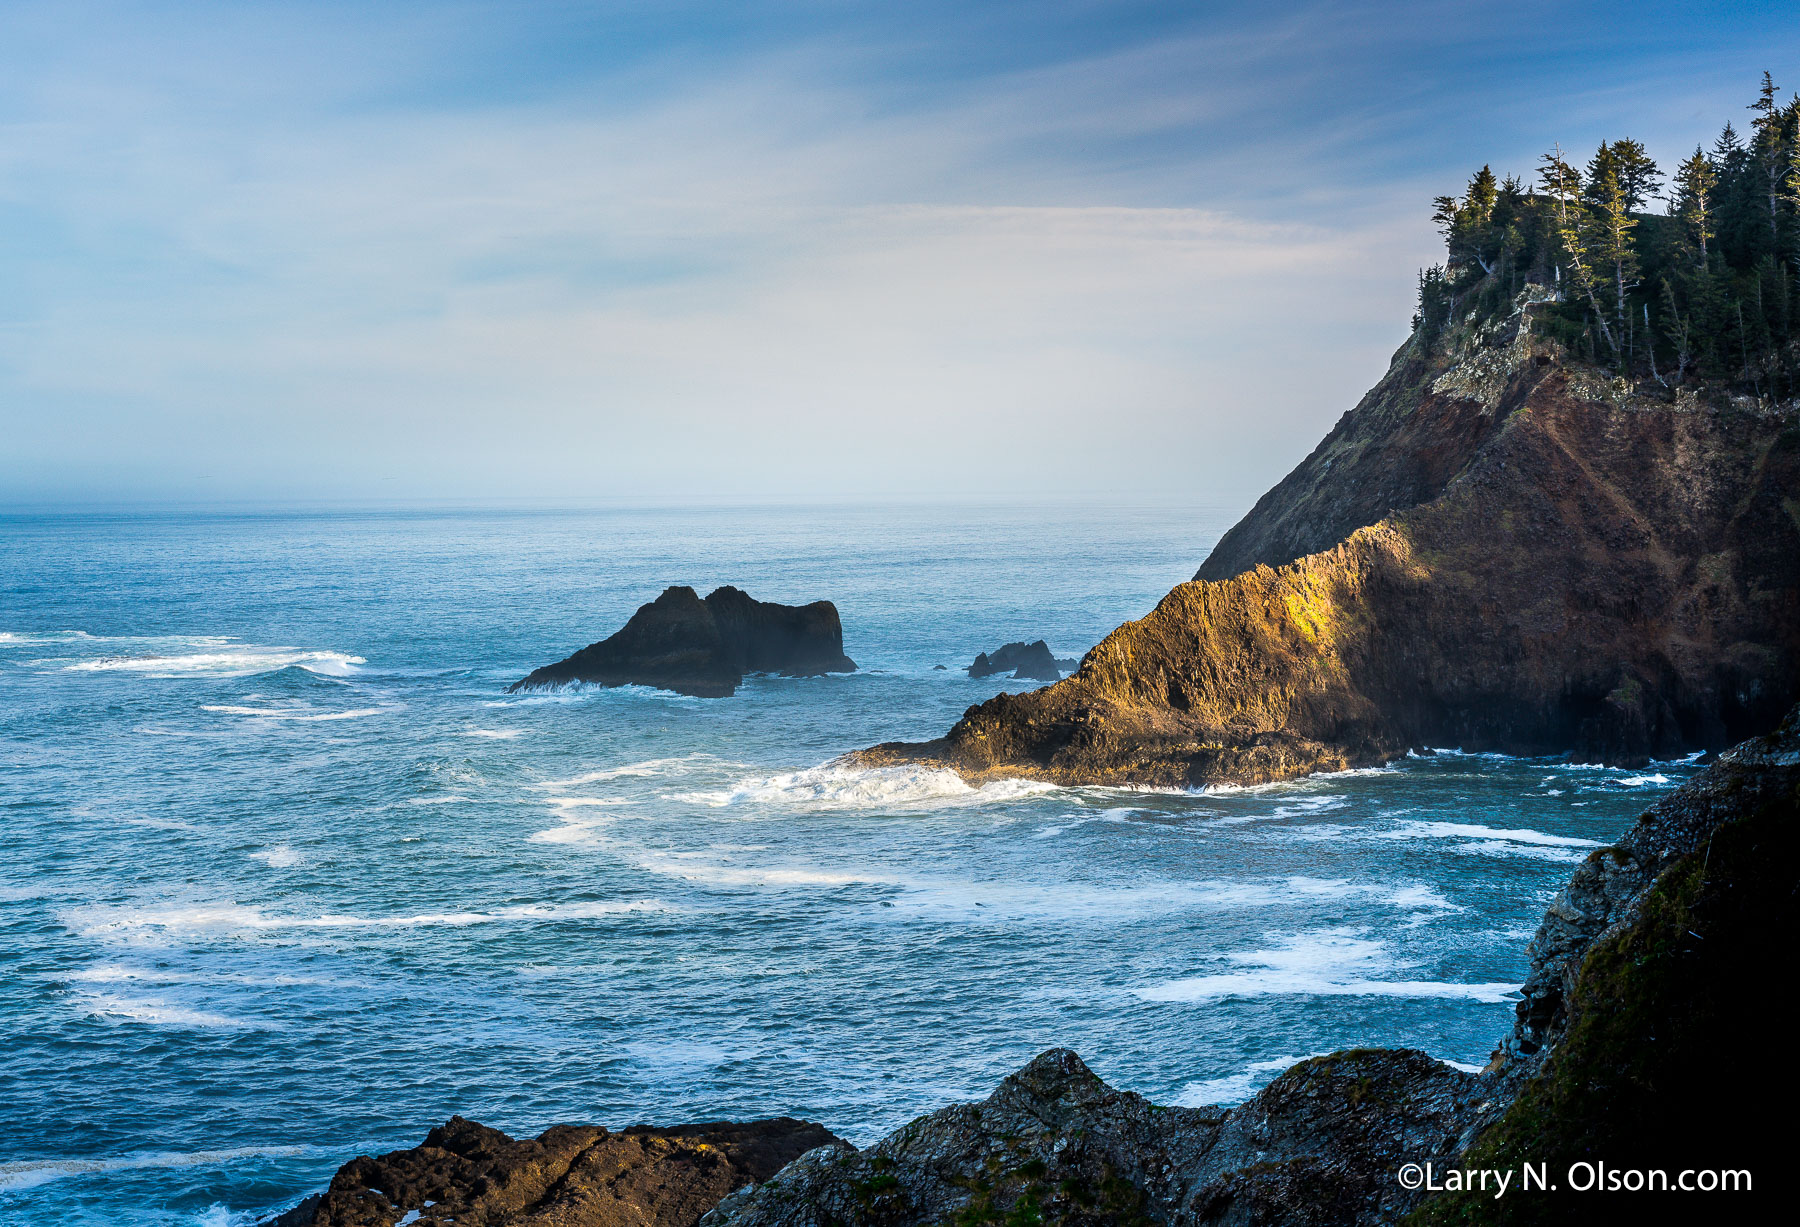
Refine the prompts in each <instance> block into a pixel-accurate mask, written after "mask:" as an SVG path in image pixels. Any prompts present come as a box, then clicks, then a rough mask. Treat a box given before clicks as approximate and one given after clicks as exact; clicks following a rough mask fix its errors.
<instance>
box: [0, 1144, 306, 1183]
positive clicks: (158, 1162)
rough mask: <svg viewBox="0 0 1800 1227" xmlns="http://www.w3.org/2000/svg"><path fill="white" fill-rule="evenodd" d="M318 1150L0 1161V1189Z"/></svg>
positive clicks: (269, 1148)
mask: <svg viewBox="0 0 1800 1227" xmlns="http://www.w3.org/2000/svg"><path fill="white" fill-rule="evenodd" d="M317 1153H319V1151H318V1149H317V1148H316V1147H311V1146H239V1147H234V1148H232V1149H230V1150H196V1151H190V1152H188V1153H177V1152H173V1151H158V1152H155V1153H151V1154H136V1155H121V1156H119V1157H118V1158H115V1159H26V1160H23V1161H21V1162H16V1163H0V1190H6V1191H16V1190H19V1189H34V1188H36V1187H38V1186H39V1185H42V1184H49V1183H50V1182H51V1181H53V1180H61V1179H63V1178H65V1177H68V1176H87V1175H92V1174H95V1173H99V1172H130V1171H140V1170H142V1169H144V1168H154V1167H220V1166H223V1165H225V1164H227V1163H238V1162H241V1161H243V1160H245V1159H287V1158H292V1157H294V1156H296V1155H308V1154H317Z"/></svg>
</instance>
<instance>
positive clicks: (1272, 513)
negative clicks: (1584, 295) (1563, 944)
mask: <svg viewBox="0 0 1800 1227" xmlns="http://www.w3.org/2000/svg"><path fill="white" fill-rule="evenodd" d="M1528 320H1529V312H1528V310H1523V309H1522V311H1521V313H1520V314H1519V315H1517V316H1515V317H1514V318H1513V320H1512V321H1510V322H1509V323H1508V324H1507V325H1506V326H1505V327H1504V328H1489V329H1486V330H1483V331H1481V332H1480V333H1479V334H1478V335H1474V336H1471V337H1467V338H1464V339H1463V340H1462V341H1461V342H1459V344H1458V345H1457V346H1456V347H1454V348H1453V349H1452V350H1451V351H1449V352H1448V353H1447V354H1445V355H1438V356H1430V357H1428V356H1424V355H1421V354H1420V353H1419V352H1418V348H1417V346H1416V345H1415V344H1414V343H1411V342H1409V344H1408V345H1407V346H1406V347H1403V348H1402V349H1401V351H1400V352H1399V353H1398V354H1397V355H1396V357H1395V360H1394V363H1393V366H1392V367H1391V368H1390V370H1389V372H1388V374H1387V376H1386V377H1385V378H1384V379H1383V380H1382V382H1381V383H1380V384H1379V385H1378V386H1377V387H1376V388H1375V390H1374V391H1372V392H1371V393H1370V395H1369V397H1367V398H1365V400H1364V401H1363V403H1362V404H1361V405H1359V406H1358V408H1357V409H1355V410H1354V411H1353V412H1352V413H1350V414H1348V415H1346V417H1345V418H1344V419H1343V421H1341V422H1340V423H1339V424H1338V426H1337V428H1336V429H1335V430H1334V431H1333V432H1332V433H1331V435H1330V436H1329V437H1328V438H1327V439H1326V440H1325V442H1324V443H1322V444H1321V445H1320V447H1319V448H1318V449H1317V450H1315V452H1314V453H1313V454H1312V455H1311V456H1310V457H1308V458H1307V460H1306V461H1304V462H1303V463H1302V464H1301V466H1300V467H1299V468H1297V469H1296V470H1295V472H1294V473H1293V474H1291V475H1290V476H1289V477H1288V478H1287V479H1286V480H1285V481H1284V482H1282V483H1281V484H1280V485H1279V486H1277V487H1276V488H1275V489H1274V490H1273V491H1271V492H1270V494H1269V495H1268V496H1266V497H1265V498H1264V499H1263V500H1262V501H1261V502H1259V503H1258V504H1257V507H1256V509H1255V510H1253V511H1252V512H1251V513H1250V515H1249V516H1247V517H1246V518H1245V520H1244V521H1243V522H1242V523H1240V524H1239V525H1238V526H1237V527H1236V528H1234V529H1233V530H1232V531H1231V532H1230V533H1229V534H1227V535H1226V537H1225V538H1224V539H1223V540H1222V541H1221V542H1220V544H1219V547H1218V549H1217V550H1216V551H1215V552H1214V554H1213V555H1212V557H1210V558H1209V559H1208V560H1207V562H1206V564H1205V565H1204V566H1203V567H1202V568H1201V571H1200V574H1201V576H1202V577H1203V578H1201V579H1199V580H1196V581H1194V582H1191V583H1187V584H1182V585H1180V586H1179V587H1177V588H1175V589H1174V590H1173V591H1172V592H1170V593H1169V594H1168V596H1166V597H1165V598H1164V599H1163V600H1162V602H1161V603H1160V604H1158V606H1157V607H1156V609H1155V610H1154V611H1152V612H1151V613H1150V614H1149V615H1148V616H1146V617H1144V618H1142V619H1139V620H1138V621H1136V622H1131V623H1127V624H1126V625H1124V626H1122V627H1120V628H1119V629H1118V630H1116V631H1114V632H1113V633H1112V634H1111V635H1109V636H1108V637H1107V638H1106V639H1105V640H1104V641H1103V642H1102V643H1101V644H1100V645H1099V646H1098V647H1096V648H1095V649H1094V650H1093V651H1092V652H1090V653H1088V655H1087V656H1086V657H1085V658H1084V659H1083V661H1082V665H1081V668H1080V669H1079V670H1078V671H1077V672H1076V673H1075V675H1074V676H1072V677H1069V678H1066V679H1064V680H1063V681H1061V682H1060V683H1058V684H1057V685H1054V686H1051V687H1048V688H1046V689H1043V690H1037V691H1033V692H1030V693H1027V694H1019V695H1002V696H999V697H997V698H995V699H992V700H990V701H988V702H986V703H983V704H981V705H979V706H976V707H972V708H970V709H969V711H968V712H967V713H966V714H965V715H964V717H963V719H962V720H961V721H960V722H958V723H957V725H956V726H955V727H954V728H953V729H951V730H950V732H949V733H948V734H947V735H946V736H944V737H942V738H939V739H938V740H936V741H930V742H922V743H889V744H887V745H883V746H878V747H875V748H874V749H872V750H868V751H863V752H862V753H861V754H859V755H857V756H855V758H856V761H859V762H862V763H864V764H867V765H876V766H879V765H883V764H887V763H897V762H917V761H925V762H931V763H934V764H938V765H943V766H948V767H951V768H953V769H955V770H957V771H960V772H961V773H962V774H963V775H965V776H966V777H969V778H971V779H974V780H979V779H982V778H991V777H995V776H1003V775H1012V776H1021V775H1022V776H1031V777H1037V778H1044V779H1050V780H1054V781H1057V782H1062V783H1121V784H1123V783H1130V784H1150V785H1164V786H1177V787H1180V786H1194V785H1201V784H1206V783H1211V782H1226V781H1234V782H1260V781H1267V780H1273V779H1280V778H1284V777H1288V776H1293V775H1298V774H1303V773H1306V772H1310V771H1319V770H1335V769H1342V768H1346V767H1352V766H1361V765H1368V764H1373V763H1378V762H1381V761H1385V760H1387V759H1389V758H1392V757H1394V756H1396V755H1399V754H1401V753H1404V752H1405V751H1406V750H1408V749H1412V748H1423V747H1426V746H1431V745H1456V746H1461V747H1462V748H1465V749H1469V750H1497V751H1502V752H1508V753H1518V754H1553V753H1562V752H1569V751H1573V752H1575V753H1577V754H1578V755H1580V756H1581V757H1582V758H1583V759H1586V760H1589V761H1594V760H1600V761H1607V762H1612V763H1639V762H1642V761H1645V760H1646V759H1647V758H1650V757H1672V756H1676V755H1679V754H1681V753H1685V752H1688V751H1691V750H1695V749H1716V748H1720V747H1723V746H1726V745H1729V744H1731V743H1732V742H1733V741H1736V740H1738V739H1741V738H1742V737H1744V736H1747V735H1749V734H1750V733H1752V732H1754V731H1755V730H1756V729H1759V728H1766V727H1768V726H1769V725H1770V724H1771V723H1772V722H1773V721H1774V720H1775V719H1776V718H1777V717H1778V716H1779V715H1780V713H1781V712H1782V711H1784V710H1786V708H1787V706H1788V705H1789V704H1791V703H1792V702H1793V701H1794V700H1795V699H1796V698H1800V500H1797V499H1796V496H1795V491H1796V490H1800V406H1796V405H1795V404H1784V405H1778V406H1769V405H1759V404H1756V403H1753V402H1748V401H1743V400H1736V401H1734V400H1730V399H1727V398H1723V397H1709V396H1705V395H1701V394H1700V393H1697V392H1695V391H1694V390H1692V389H1684V390H1681V391H1679V392H1676V393H1666V392H1665V391H1664V390H1662V389H1658V388H1656V387H1655V385H1654V384H1651V385H1649V386H1648V387H1647V388H1643V387H1640V388H1633V387H1629V386H1625V385H1622V384H1620V383H1617V382H1615V381H1613V380H1611V379H1610V378H1609V377H1606V376H1605V375H1604V374H1603V373H1601V372H1599V371H1596V370H1594V369H1593V368H1588V367H1584V366H1580V365H1574V364H1570V363H1568V362H1567V361H1565V357H1566V356H1565V354H1564V353H1563V351H1562V350H1561V348H1560V347H1559V346H1556V345H1554V344H1552V343H1550V342H1545V341H1540V340H1537V339H1535V338H1534V337H1533V336H1532V335H1531V333H1530V331H1529V328H1528V327H1526V326H1523V324H1524V322H1526V321H1528Z"/></svg>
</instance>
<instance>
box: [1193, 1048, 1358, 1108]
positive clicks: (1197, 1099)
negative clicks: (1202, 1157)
mask: <svg viewBox="0 0 1800 1227" xmlns="http://www.w3.org/2000/svg"><path fill="white" fill-rule="evenodd" d="M1312 1055H1313V1056H1323V1055H1324V1054H1323V1053H1317V1052H1315V1053H1313V1054H1312ZM1306 1059H1307V1058H1306V1057H1274V1058H1272V1059H1270V1060H1267V1061H1253V1062H1251V1063H1250V1064H1249V1065H1248V1066H1246V1067H1245V1068H1244V1069H1242V1070H1241V1071H1239V1072H1238V1073H1235V1074H1227V1075H1226V1076H1225V1077H1223V1078H1209V1079H1207V1080H1206V1081H1204V1082H1190V1083H1188V1084H1187V1085H1186V1086H1184V1087H1182V1088H1181V1090H1180V1091H1179V1092H1177V1093H1176V1095H1175V1098H1174V1099H1173V1100H1171V1101H1170V1102H1171V1103H1173V1104H1174V1105H1175V1106H1176V1107H1178V1108H1205V1107H1210V1106H1211V1105H1213V1104H1234V1103H1242V1102H1244V1100H1246V1099H1248V1098H1250V1096H1252V1095H1254V1094H1256V1092H1257V1091H1259V1090H1261V1089H1262V1088H1263V1086H1264V1084H1265V1083H1267V1082H1269V1081H1271V1080H1272V1079H1273V1078H1274V1077H1275V1075H1277V1074H1279V1073H1281V1072H1282V1071H1284V1070H1287V1069H1291V1068H1292V1067H1293V1066H1295V1065H1298V1064H1299V1063H1300V1062H1302V1061H1304V1060H1306Z"/></svg>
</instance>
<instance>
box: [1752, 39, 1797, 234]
mask: <svg viewBox="0 0 1800 1227" xmlns="http://www.w3.org/2000/svg"><path fill="white" fill-rule="evenodd" d="M1775 91H1776V86H1775V81H1774V78H1772V77H1770V76H1769V74H1768V73H1767V72H1764V73H1763V79H1762V89H1761V90H1759V91H1758V93H1757V98H1756V101H1755V102H1752V103H1751V104H1750V106H1749V107H1748V109H1749V110H1752V111H1755V112H1756V118H1755V119H1753V120H1751V121H1750V127H1751V129H1752V131H1753V133H1754V135H1753V136H1752V137H1751V140H1750V147H1751V149H1752V151H1753V152H1754V154H1755V156H1756V163H1757V166H1758V168H1759V169H1760V170H1761V171H1762V183H1763V189H1764V196H1765V198H1766V200H1767V203H1768V216H1769V236H1770V237H1771V238H1778V237H1779V235H1780V227H1781V220H1780V219H1781V207H1780V205H1781V189H1782V187H1783V185H1784V184H1785V183H1786V180H1787V172H1788V164H1789V160H1790V159H1791V157H1792V153H1791V151H1790V142H1789V141H1788V139H1787V129H1788V124H1787V119H1788V116H1787V112H1785V111H1784V110H1782V109H1781V108H1780V107H1778V106H1776V105H1775Z"/></svg>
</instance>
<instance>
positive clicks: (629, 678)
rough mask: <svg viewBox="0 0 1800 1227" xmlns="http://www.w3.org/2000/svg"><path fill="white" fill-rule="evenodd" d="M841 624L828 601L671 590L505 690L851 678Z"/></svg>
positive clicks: (714, 690) (720, 693) (709, 686)
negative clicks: (786, 601)
mask: <svg viewBox="0 0 1800 1227" xmlns="http://www.w3.org/2000/svg"><path fill="white" fill-rule="evenodd" d="M855 671H856V662H855V661H853V660H851V659H850V658H849V657H848V656H846V655H844V627H843V623H842V622H841V621H840V620H839V619H838V611H837V606H836V605H833V604H832V603H831V602H830V601H814V602H812V603H811V604H809V605H778V604H775V603H774V602H772V601H759V600H757V599H755V598H754V597H752V596H750V595H749V594H748V593H746V592H744V591H742V590H740V589H737V588H733V587H730V586H726V587H723V588H718V589H715V590H714V591H713V592H711V593H709V594H708V595H707V597H706V599H705V600H701V599H700V596H699V594H698V593H696V592H695V591H694V590H693V589H692V588H688V587H681V586H676V587H671V588H668V589H665V590H664V592H663V594H662V595H661V596H659V597H657V598H656V599H655V600H654V601H652V602H650V603H649V604H647V605H641V606H639V607H638V611H637V612H636V613H635V614H633V615H631V620H630V621H628V622H627V623H625V625H624V627H623V628H622V629H620V630H619V631H618V632H617V633H616V634H614V635H612V636H610V637H609V638H606V639H603V640H601V641H600V642H599V643H593V644H589V645H588V646H587V647H585V648H582V649H581V650H580V651H579V652H576V653H575V654H574V655H573V656H569V657H567V658H566V659H564V660H559V661H557V662H556V663H555V664H553V665H545V666H544V667H543V668H541V669H535V670H533V671H532V672H531V673H530V674H529V675H528V676H526V677H524V678H522V679H521V680H519V681H517V682H514V683H513V685H512V686H511V687H510V688H509V690H515V691H516V690H539V689H546V688H549V687H554V686H566V685H568V684H569V683H571V682H590V683H593V684H595V685H599V686H653V687H655V688H657V689H659V690H673V691H676V692H677V693H679V694H686V695H694V696H697V697H699V698H703V699H717V698H724V697H726V696H728V695H731V694H734V693H736V691H737V688H738V685H739V684H740V683H741V682H742V681H743V680H744V675H745V674H746V673H779V674H782V675H784V676H787V677H812V676H815V675H818V674H822V673H854V672H855Z"/></svg>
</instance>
